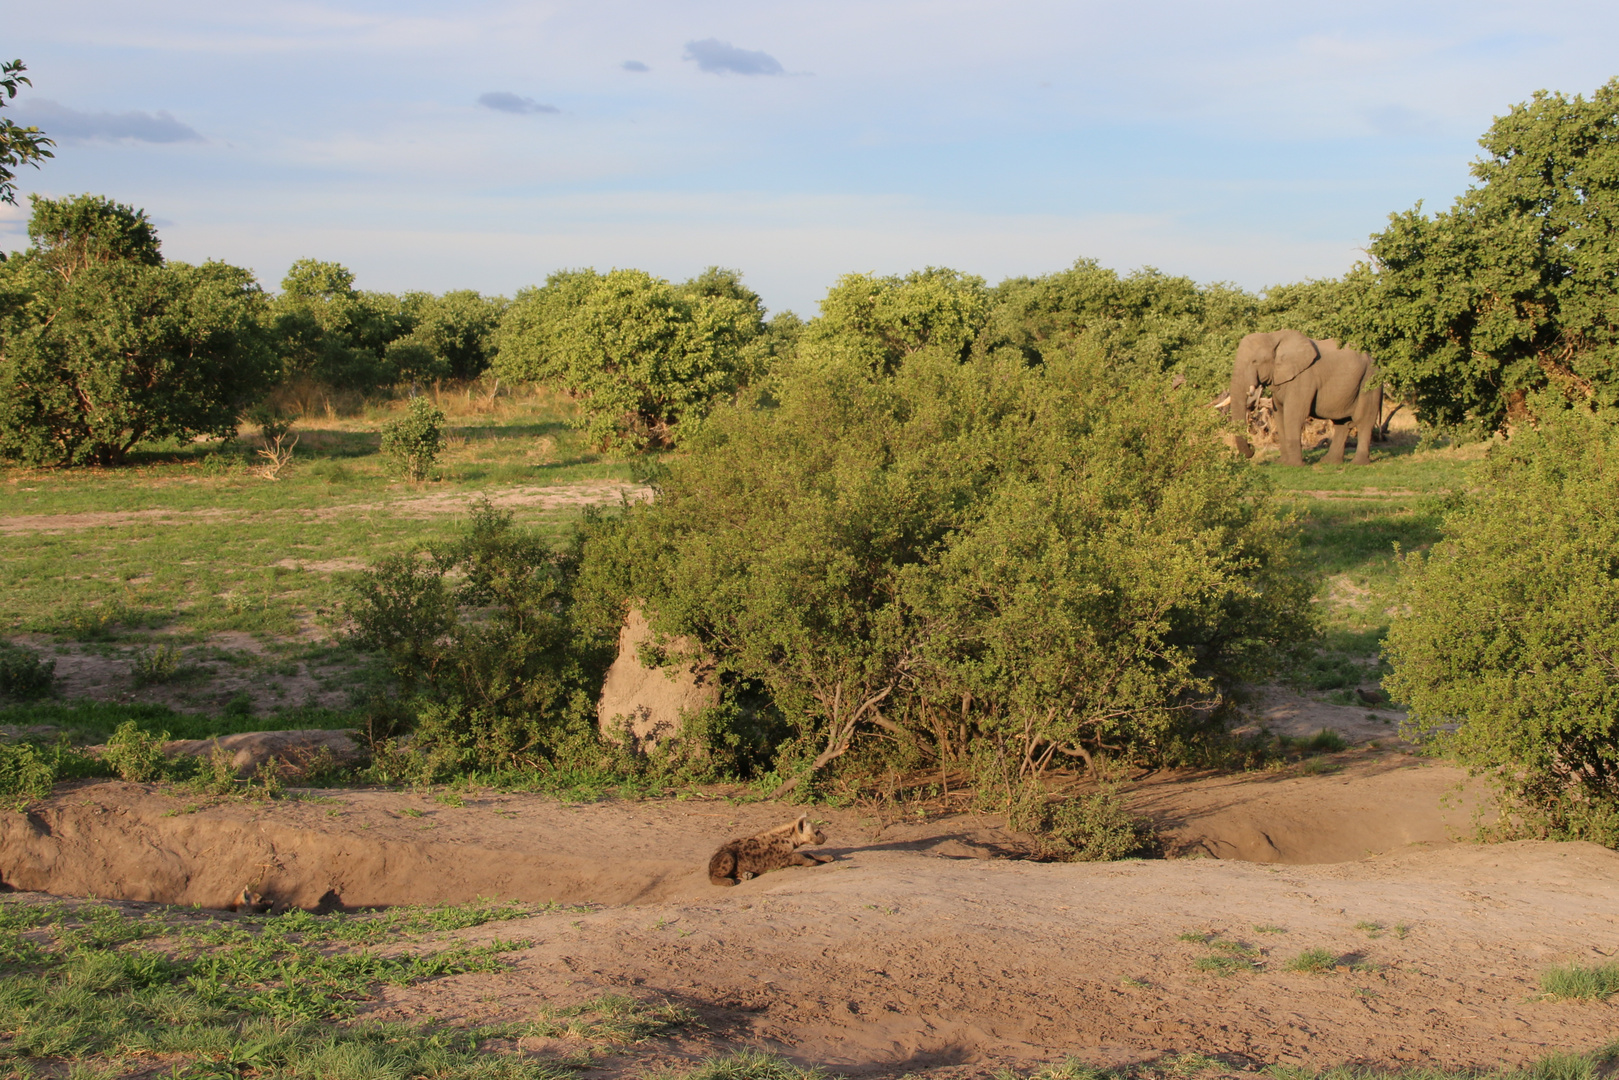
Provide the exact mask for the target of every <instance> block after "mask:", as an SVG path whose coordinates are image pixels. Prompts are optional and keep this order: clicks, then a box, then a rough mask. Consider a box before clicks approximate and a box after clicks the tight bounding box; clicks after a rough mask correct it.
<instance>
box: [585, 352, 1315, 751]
mask: <svg viewBox="0 0 1619 1080" xmlns="http://www.w3.org/2000/svg"><path fill="white" fill-rule="evenodd" d="M1208 412H1209V411H1208V410H1198V409H1196V408H1195V407H1193V406H1191V405H1190V404H1187V403H1184V402H1182V401H1181V400H1180V399H1179V398H1174V397H1169V396H1166V395H1165V394H1164V392H1163V388H1162V387H1161V386H1153V385H1150V384H1148V383H1138V384H1127V385H1122V386H1121V385H1120V384H1119V383H1118V381H1117V380H1115V379H1114V378H1113V377H1112V375H1111V373H1110V372H1109V369H1108V367H1107V365H1106V362H1105V359H1104V358H1103V357H1102V356H1101V355H1100V352H1099V350H1098V349H1096V348H1093V347H1081V348H1076V349H1073V350H1070V351H1067V352H1060V351H1059V350H1056V349H1052V350H1050V351H1049V352H1048V354H1047V355H1046V357H1045V359H1044V363H1043V364H1042V365H1040V366H1039V367H1033V368H1031V367H1029V366H1027V365H1026V364H1025V362H1024V358H1023V356H1022V355H1021V354H1019V353H1016V352H1013V351H1012V350H1005V351H1002V352H1000V353H997V354H994V355H990V356H981V355H974V356H972V357H970V358H969V359H968V360H966V361H965V362H963V361H961V360H960V359H959V358H958V355H957V353H956V351H955V350H954V349H951V350H947V351H943V352H941V351H938V350H935V349H930V348H922V349H920V350H918V351H916V352H913V353H911V354H909V355H908V356H905V357H904V358H903V359H902V361H901V362H899V363H898V364H897V366H896V367H895V369H894V371H893V373H892V375H883V374H880V373H878V374H874V372H873V370H872V367H871V365H870V363H869V358H867V357H865V356H864V355H863V354H860V353H859V352H858V351H854V352H853V353H851V354H850V355H846V356H842V357H841V358H840V357H839V355H837V354H836V353H835V352H834V353H828V352H827V351H825V350H819V351H815V352H814V355H813V356H811V357H809V358H808V359H804V358H800V359H799V360H797V361H794V362H791V363H788V364H786V365H785V366H784V369H783V370H782V372H781V374H780V377H779V378H778V380H777V381H776V383H775V385H774V386H773V388H772V399H771V400H770V401H764V402H760V403H744V404H740V405H737V406H734V407H727V408H722V409H719V410H717V411H716V412H715V413H714V414H713V415H711V416H710V418H709V420H708V422H707V424H706V425H705V428H704V433H703V434H702V435H701V436H700V437H699V438H698V439H696V440H694V441H693V442H692V443H691V444H690V445H689V447H688V452H687V453H685V454H682V455H680V456H679V457H676V458H673V459H670V460H668V461H666V462H665V463H664V467H663V471H662V472H661V473H660V475H658V476H657V477H656V478H655V480H654V482H655V486H656V488H657V492H658V497H657V499H656V500H655V501H653V502H651V503H647V504H642V505H639V506H636V507H634V508H632V509H630V510H629V511H628V513H627V517H626V519H625V521H624V522H623V524H622V525H621V526H620V527H617V528H610V529H604V530H602V531H601V532H599V533H598V534H597V535H596V536H595V537H594V538H593V539H592V541H591V543H590V546H589V547H588V548H587V565H586V570H585V578H586V579H587V580H588V581H590V582H591V583H592V585H593V586H594V585H595V583H596V582H598V581H606V582H610V583H611V585H612V587H613V588H616V589H617V590H619V592H620V594H621V595H623V596H634V597H636V598H637V599H639V600H641V601H644V602H645V604H646V606H647V609H648V612H649V617H650V619H651V622H652V625H653V627H654V629H655V630H656V631H658V632H659V633H663V634H667V635H679V634H685V635H689V636H691V637H692V638H693V639H694V640H695V641H697V642H698V643H699V644H700V645H701V646H702V647H703V648H705V649H706V650H707V651H708V652H709V653H710V654H711V655H713V656H714V657H715V659H716V661H717V663H718V664H719V668H720V672H721V675H722V677H725V678H735V679H744V680H750V681H752V682H754V683H756V684H757V685H759V686H760V687H762V688H763V690H764V692H765V693H766V694H767V695H768V696H769V698H770V700H771V701H772V702H773V703H774V706H775V707H776V708H777V709H778V710H779V711H780V714H781V715H782V717H783V718H784V719H785V720H786V721H787V723H788V724H790V725H791V726H792V729H793V735H794V738H793V739H792V740H790V741H789V742H787V743H786V744H785V745H783V746H782V747H781V748H780V750H779V752H778V756H777V761H776V769H777V771H778V772H780V773H782V774H783V775H786V776H789V777H794V778H798V779H800V780H801V779H802V778H804V777H807V776H809V775H810V774H812V773H814V772H815V771H816V770H817V769H819V768H820V767H822V766H825V765H827V764H829V763H831V762H833V761H835V760H837V759H839V758H842V757H844V756H845V755H846V754H848V753H849V751H850V750H851V749H852V748H853V747H854V744H855V741H856V738H857V736H859V737H861V738H866V737H867V736H868V734H869V733H874V732H876V733H881V737H882V745H883V746H884V747H886V748H887V750H885V752H886V753H891V754H892V755H894V756H893V758H892V759H891V760H894V761H896V762H899V763H901V764H904V765H907V766H908V765H911V764H914V763H920V762H927V761H932V762H937V761H940V760H956V761H961V760H966V759H967V758H968V757H970V756H971V755H972V753H973V752H974V749H975V748H981V747H988V748H989V749H990V752H992V753H994V754H997V755H999V756H1000V757H1001V758H1002V759H1003V760H1004V761H1005V762H1006V763H1007V765H1008V767H1009V769H1010V771H1011V775H1012V776H1013V777H1014V778H1017V779H1019V780H1023V781H1026V782H1032V781H1033V779H1035V778H1038V776H1039V775H1040V774H1041V773H1042V772H1043V771H1045V770H1046V769H1048V768H1049V767H1050V766H1051V765H1052V764H1053V763H1064V762H1068V761H1071V760H1074V759H1078V760H1086V759H1088V758H1089V756H1090V755H1092V754H1093V753H1094V752H1095V751H1097V750H1099V749H1102V748H1104V747H1106V748H1108V749H1109V750H1110V751H1114V752H1117V753H1119V754H1121V755H1125V756H1130V755H1137V756H1141V757H1149V758H1150V757H1153V756H1154V755H1157V754H1161V753H1163V752H1165V750H1166V749H1167V748H1168V747H1169V746H1170V745H1171V744H1172V743H1173V742H1175V740H1177V739H1181V738H1183V737H1184V736H1185V734H1186V733H1187V731H1188V730H1189V729H1192V728H1196V727H1197V726H1198V725H1200V724H1204V723H1206V722H1207V721H1208V720H1209V718H1210V716H1211V714H1212V713H1214V712H1216V711H1217V710H1218V708H1219V706H1220V705H1221V704H1222V702H1223V701H1224V700H1225V699H1224V693H1223V692H1224V691H1225V690H1226V689H1227V688H1229V687H1230V686H1232V684H1234V683H1235V682H1237V681H1239V680H1242V679H1245V678H1249V677H1253V676H1255V675H1257V674H1259V673H1261V672H1263V671H1264V670H1266V668H1267V667H1268V665H1270V664H1272V663H1273V662H1274V661H1275V660H1276V659H1278V658H1279V657H1282V656H1284V655H1285V654H1286V653H1287V651H1288V650H1289V649H1290V648H1292V647H1293V644H1294V643H1297V642H1303V641H1308V639H1309V638H1310V614H1309V605H1308V596H1309V591H1310V589H1309V586H1308V583H1306V582H1305V581H1304V580H1302V579H1301V578H1300V577H1299V576H1298V575H1297V574H1295V572H1294V570H1295V567H1294V558H1295V556H1294V554H1293V551H1294V549H1293V539H1292V529H1291V527H1290V526H1288V525H1287V524H1285V523H1284V522H1283V521H1281V520H1280V518H1279V517H1278V515H1276V514H1275V513H1274V512H1273V511H1272V510H1271V508H1270V502H1269V497H1268V494H1267V491H1266V488H1265V486H1264V480H1263V479H1262V476H1261V474H1259V473H1258V472H1257V471H1255V470H1252V469H1250V468H1248V467H1247V466H1246V464H1245V463H1243V462H1241V461H1240V460H1239V459H1237V458H1236V457H1235V456H1234V455H1232V454H1231V453H1230V452H1229V451H1227V450H1226V449H1225V448H1224V447H1223V446H1221V445H1220V443H1219V441H1218V437H1217V436H1218V433H1217V431H1216V429H1215V423H1216V418H1214V417H1213V416H1212V414H1210V415H1205V414H1206V413H1208ZM856 757H861V755H856ZM851 760H853V759H851ZM862 760H863V761H866V762H867V764H869V759H866V758H862ZM789 782H791V781H789Z"/></svg>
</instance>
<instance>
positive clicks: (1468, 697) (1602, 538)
mask: <svg viewBox="0 0 1619 1080" xmlns="http://www.w3.org/2000/svg"><path fill="white" fill-rule="evenodd" d="M1536 404H1537V406H1538V407H1539V408H1540V409H1541V410H1542V411H1543V412H1544V413H1545V414H1546V416H1547V419H1546V421H1545V422H1544V424H1543V426H1542V428H1541V429H1539V430H1535V429H1532V428H1528V427H1523V428H1520V429H1518V430H1517V431H1516V432H1515V433H1514V435H1513V437H1512V439H1511V440H1510V441H1509V442H1506V443H1504V444H1501V445H1498V446H1496V447H1493V448H1492V449H1491V450H1490V453H1489V456H1488V457H1487V458H1486V459H1485V462H1484V467H1483V473H1482V476H1481V477H1480V480H1481V485H1480V487H1479V489H1478V490H1477V491H1476V492H1474V493H1472V494H1471V495H1470V496H1469V497H1468V498H1467V500H1466V501H1465V503H1464V504H1463V505H1462V506H1461V507H1460V508H1459V509H1457V510H1456V511H1454V512H1453V513H1452V514H1450V516H1449V517H1448V518H1447V519H1446V521H1445V526H1444V533H1445V539H1444V541H1443V542H1442V543H1440V544H1437V545H1435V546H1434V548H1433V549H1432V550H1431V551H1430V552H1428V553H1427V554H1426V555H1421V554H1412V555H1410V556H1408V557H1407V558H1406V560H1405V562H1404V591H1405V597H1404V598H1405V606H1406V609H1407V610H1406V614H1404V615H1402V616H1400V617H1399V618H1397V619H1395V620H1394V623H1393V625H1392V626H1391V627H1390V630H1389V635H1388V640H1387V644H1386V651H1387V655H1388V658H1389V661H1390V663H1391V664H1392V665H1393V669H1394V670H1393V674H1392V675H1391V676H1390V677H1389V679H1388V680H1387V684H1388V687H1389V690H1390V692H1391V693H1392V694H1393V696H1394V698H1395V699H1396V700H1399V701H1403V702H1406V703H1407V704H1408V705H1409V706H1410V710H1411V712H1410V717H1411V723H1412V724H1413V725H1415V726H1416V728H1417V729H1418V730H1419V731H1422V732H1424V733H1426V734H1427V735H1429V736H1431V737H1434V738H1436V739H1437V740H1438V741H1439V742H1440V744H1441V745H1443V746H1444V747H1445V748H1447V749H1449V750H1451V751H1454V752H1455V753H1456V754H1458V755H1459V756H1460V757H1461V758H1463V759H1464V760H1465V761H1468V762H1471V763H1474V764H1476V765H1480V766H1483V767H1486V768H1494V769H1501V770H1504V771H1505V778H1506V779H1507V781H1508V783H1509V787H1510V788H1511V790H1512V791H1513V792H1515V793H1516V794H1519V795H1523V796H1525V797H1527V798H1528V799H1529V800H1530V802H1531V803H1532V804H1536V805H1540V806H1542V807H1545V806H1548V805H1553V804H1557V803H1559V802H1564V801H1566V800H1570V799H1572V800H1573V801H1574V803H1575V804H1580V803H1590V802H1592V801H1593V800H1594V801H1596V802H1604V801H1606V802H1609V803H1612V802H1615V801H1619V423H1616V422H1615V420H1612V419H1607V418H1603V417H1599V416H1596V415H1593V414H1592V413H1591V412H1589V411H1588V410H1585V409H1580V408H1569V407H1566V406H1564V407H1561V408H1559V407H1558V405H1557V404H1556V401H1555V399H1551V400H1545V401H1540V402H1537V403H1536ZM1614 839H1619V834H1616V836H1615V837H1614Z"/></svg>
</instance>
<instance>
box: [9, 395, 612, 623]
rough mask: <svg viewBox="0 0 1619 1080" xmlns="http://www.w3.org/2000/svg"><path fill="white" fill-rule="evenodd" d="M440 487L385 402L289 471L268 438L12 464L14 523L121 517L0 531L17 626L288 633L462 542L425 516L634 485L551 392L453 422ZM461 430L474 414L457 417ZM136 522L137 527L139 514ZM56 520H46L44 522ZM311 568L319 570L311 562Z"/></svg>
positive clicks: (320, 439) (541, 523) (314, 425)
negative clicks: (571, 489) (400, 446)
mask: <svg viewBox="0 0 1619 1080" xmlns="http://www.w3.org/2000/svg"><path fill="white" fill-rule="evenodd" d="M445 400H446V401H447V402H448V403H449V404H450V405H451V406H452V419H451V425H450V432H449V435H450V439H449V444H450V445H449V448H448V450H447V452H446V454H445V457H444V460H443V463H442V466H441V468H439V470H438V471H437V474H436V477H435V479H434V480H432V481H431V482H428V483H424V484H408V483H403V482H400V481H398V480H396V479H394V478H393V477H391V476H390V475H389V474H388V472H387V470H386V467H385V462H384V460H383V457H382V455H381V453H380V451H379V450H378V447H377V442H378V435H377V429H378V428H380V427H381V424H382V423H383V421H384V420H385V419H386V418H387V417H388V416H391V415H392V409H391V408H387V407H378V408H374V409H372V410H371V411H370V414H369V415H367V416H364V417H361V418H359V419H356V420H348V421H338V420H321V421H314V422H311V423H308V424H305V423H301V422H300V423H298V424H295V430H297V431H298V432H299V433H300V436H301V438H300V442H299V444H298V456H297V457H296V458H295V460H294V463H293V465H292V467H291V468H290V470H289V471H288V472H287V473H285V474H284V477H283V479H280V480H276V481H268V480H265V479H262V478H261V477H259V476H257V475H255V474H254V472H253V471H252V461H253V448H254V442H255V441H254V440H252V439H246V438H244V439H241V440H238V441H235V442H233V443H230V444H228V445H225V446H223V447H219V446H213V445H202V444H188V445H184V446H177V445H162V444H157V445H153V446H148V447H143V448H141V449H140V450H139V451H138V452H137V453H136V454H135V455H134V461H135V464H134V465H132V466H130V467H127V468H121V469H77V470H40V469H24V468H15V467H13V468H0V492H3V493H4V498H5V500H6V505H7V514H8V517H12V518H16V517H27V516H34V515H65V514H93V513H103V514H118V515H126V516H123V517H115V518H110V519H108V520H107V521H105V522H104V523H100V524H96V525H94V526H93V527H89V528H70V527H66V526H63V527H60V528H56V527H49V528H48V529H47V530H46V531H27V532H13V533H8V534H0V590H3V591H4V592H5V594H6V597H7V613H8V615H9V621H8V625H5V626H0V632H4V631H8V630H9V631H10V632H13V633H15V632H19V631H29V632H37V633H46V634H52V635H55V636H58V637H61V638H73V639H79V640H97V639H100V640H107V639H116V640H122V641H135V642H149V641H151V640H152V639H153V638H154V636H155V634H156V632H158V631H161V632H162V634H163V635H164V636H165V640H167V639H169V638H172V637H175V636H178V637H179V639H180V640H182V641H196V640H201V639H203V638H205V637H206V636H207V635H209V634H212V633H217V632H219V631H224V630H237V631H247V632H250V633H255V634H263V635H268V636H274V637H291V636H293V635H294V634H296V633H298V632H299V630H300V628H301V626H302V625H303V624H304V623H305V622H307V620H309V619H310V618H312V617H317V616H319V615H320V614H322V613H325V612H330V610H331V609H332V608H333V607H334V606H335V605H336V604H337V602H338V601H339V600H340V599H341V597H342V595H343V590H344V585H345V583H346V581H347V580H349V579H351V578H352V577H353V574H354V570H352V569H344V567H358V566H362V565H368V564H370V563H373V562H375V561H376V560H377V559H378V558H380V557H382V556H384V555H388V554H393V553H397V552H400V551H405V550H408V549H410V548H414V547H417V546H419V545H420V544H422V543H425V542H431V541H434V540H442V539H449V538H450V537H452V536H453V535H455V533H456V531H457V530H458V529H459V528H461V527H462V525H464V523H465V522H464V518H465V513H464V512H462V513H454V512H452V513H446V512H442V510H439V509H435V510H433V511H432V512H428V511H425V510H423V509H422V508H421V500H422V499H424V498H434V499H446V498H447V499H449V500H451V502H452V505H453V503H454V500H457V499H461V500H464V502H465V503H466V505H468V506H470V505H471V503H472V501H473V499H474V498H475V497H476V496H478V495H481V494H484V493H487V492H497V493H498V489H499V488H501V487H503V486H511V485H518V484H522V485H553V484H569V483H578V482H583V481H592V480H596V481H600V480H611V481H618V482H628V481H629V480H630V479H631V471H632V467H631V464H630V463H629V462H627V461H623V460H616V459H605V458H602V457H600V456H599V455H597V454H596V453H594V452H593V451H592V450H590V449H589V448H588V447H587V446H586V445H585V443H584V442H583V436H582V435H581V434H580V433H578V432H576V431H573V430H572V429H570V428H568V427H567V426H566V423H565V422H566V420H567V417H568V416H569V415H570V414H571V412H572V406H571V404H569V403H568V402H566V400H565V399H557V398H552V397H546V396H543V395H542V396H538V397H534V398H532V399H523V400H521V401H518V402H517V403H515V404H513V405H511V406H509V407H506V406H504V405H503V406H502V408H501V410H498V412H499V415H490V416H480V415H476V414H473V415H469V416H467V417H461V418H458V417H456V416H455V415H454V408H453V407H454V406H455V405H456V404H457V402H456V400H455V399H454V395H448V394H447V395H445ZM458 420H463V421H465V422H459V423H458ZM131 513H134V514H137V515H139V516H137V517H135V518H134V519H131V518H130V517H128V516H127V515H129V514H131ZM578 513H579V510H578V508H576V507H560V508H554V509H541V508H538V507H519V508H518V516H519V518H520V520H521V521H522V523H523V524H525V525H527V526H530V527H533V528H537V529H539V530H541V531H542V533H547V534H551V535H555V536H557V537H559V538H560V537H561V536H562V535H563V534H564V532H565V531H566V529H567V528H568V527H569V524H570V522H572V521H573V520H574V519H575V518H577V516H578ZM47 525H49V523H47ZM311 564H314V565H313V566H312V565H311Z"/></svg>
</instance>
